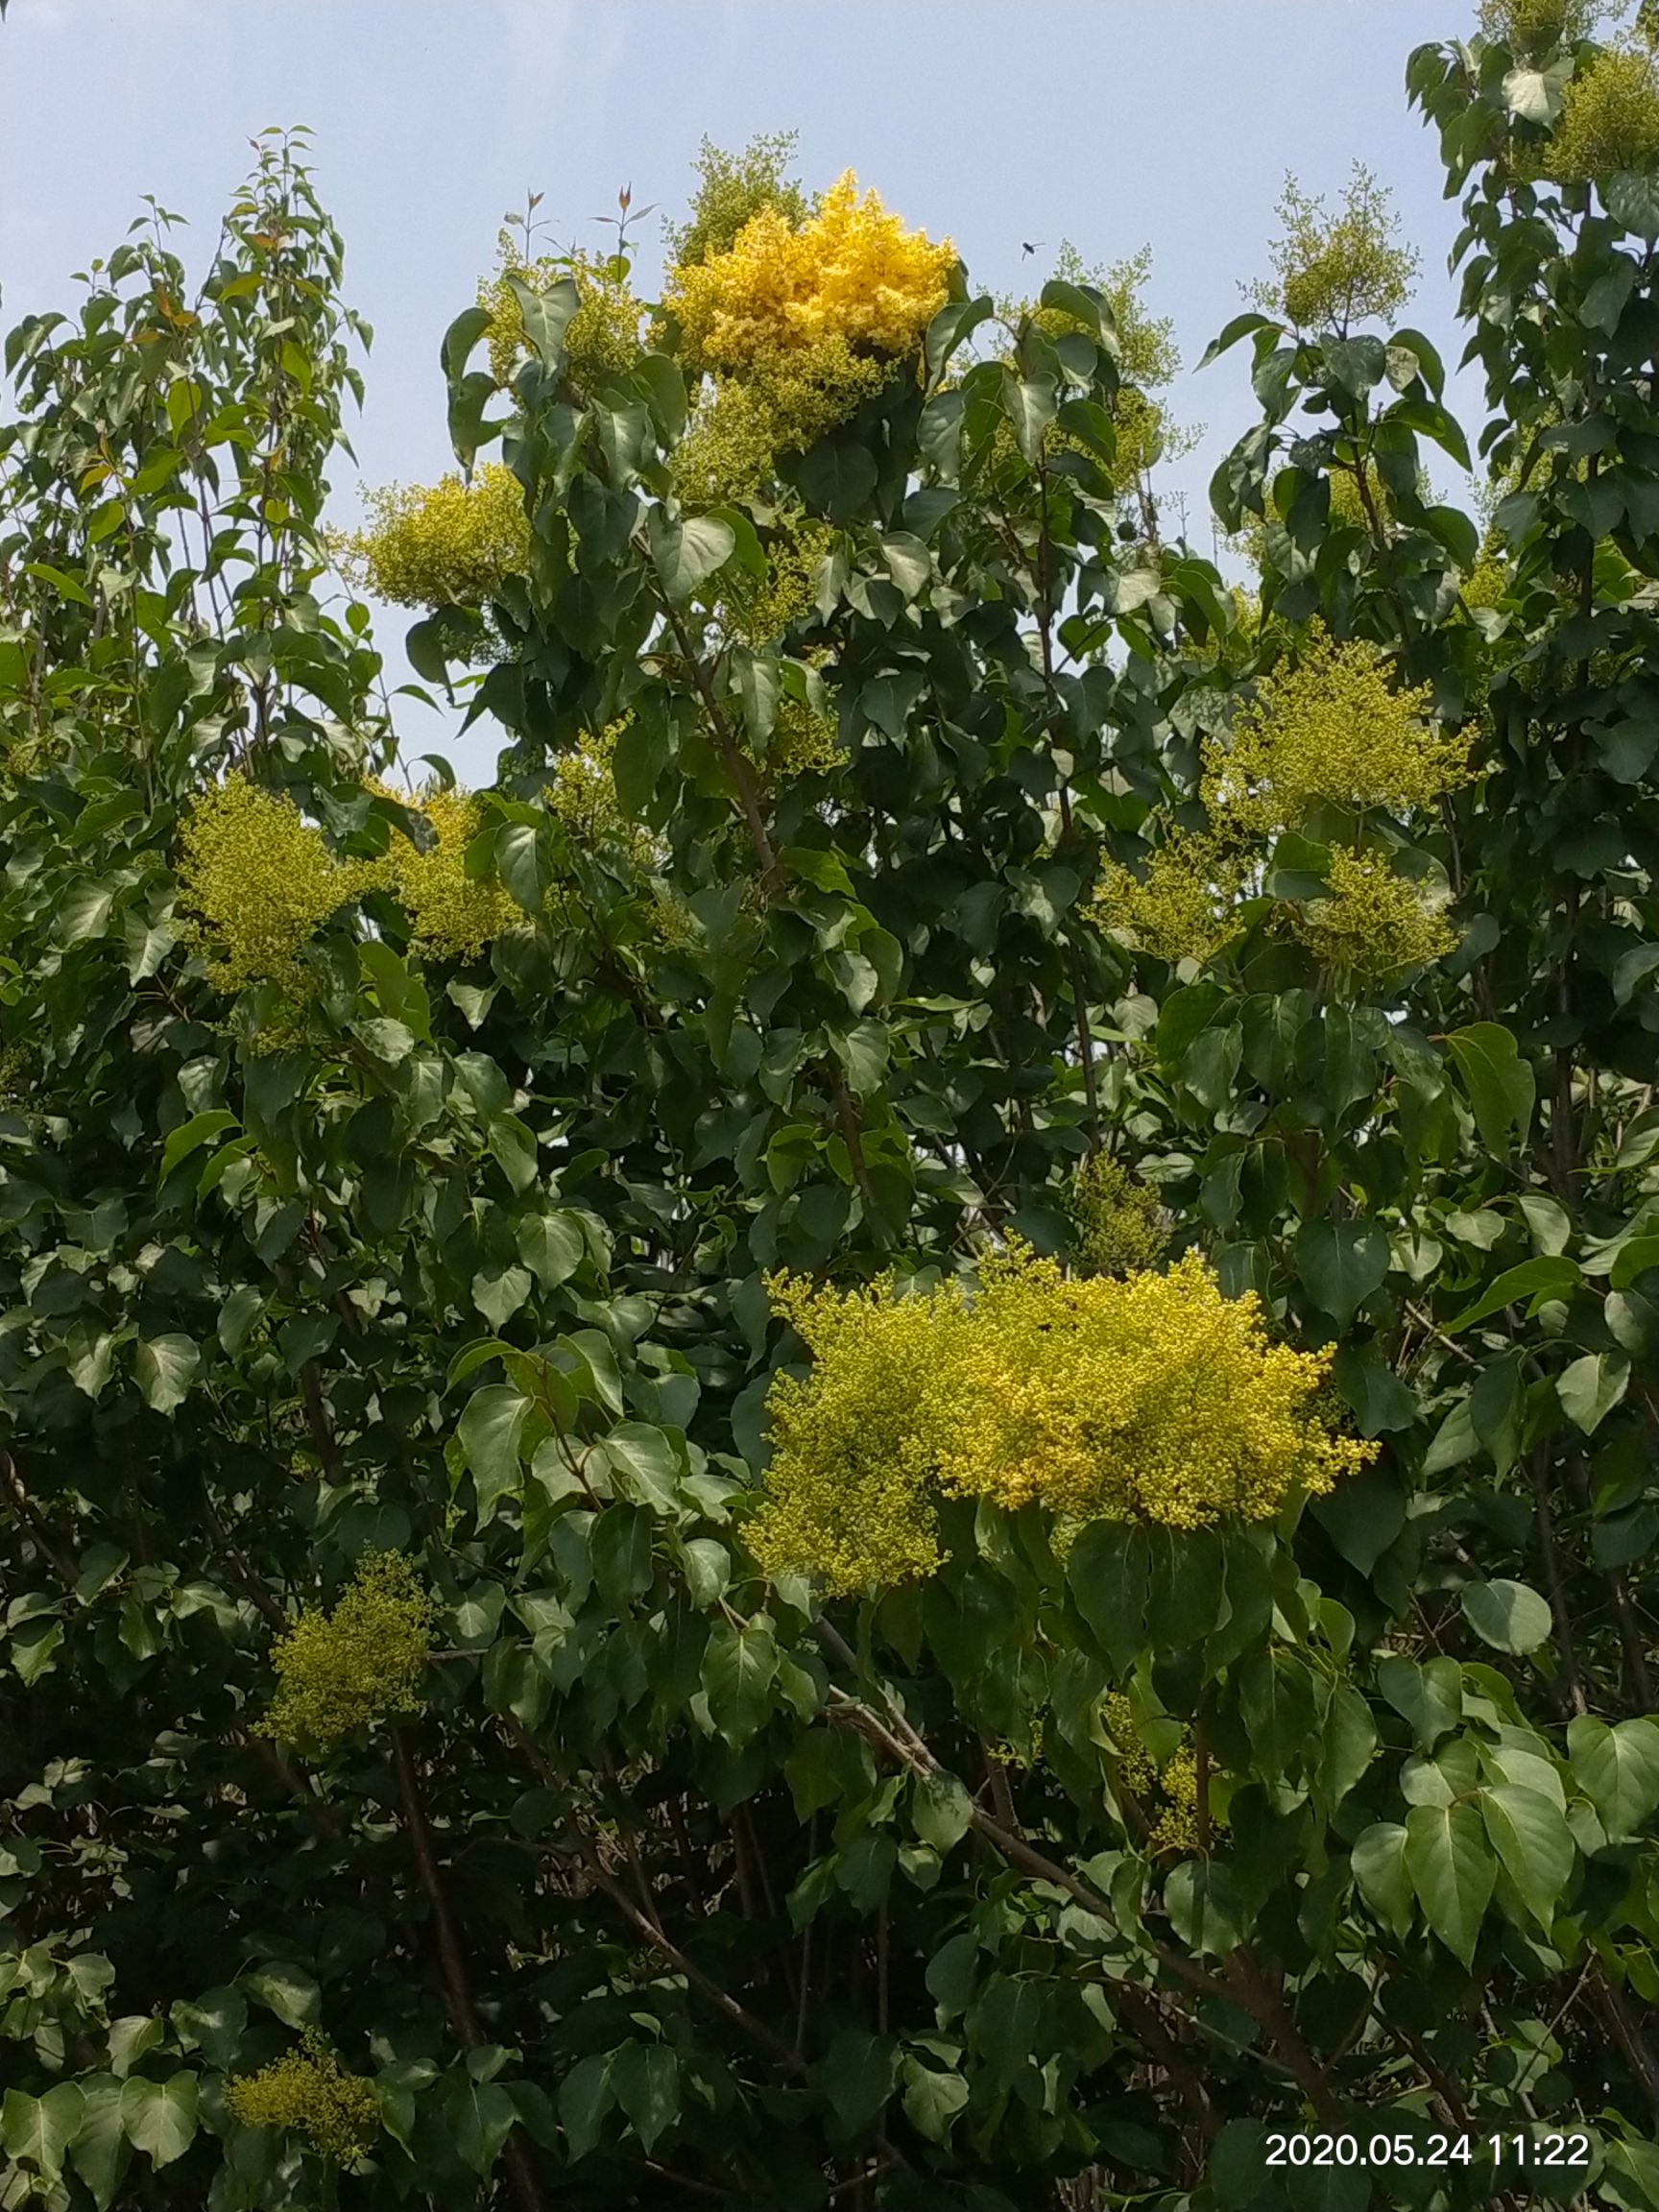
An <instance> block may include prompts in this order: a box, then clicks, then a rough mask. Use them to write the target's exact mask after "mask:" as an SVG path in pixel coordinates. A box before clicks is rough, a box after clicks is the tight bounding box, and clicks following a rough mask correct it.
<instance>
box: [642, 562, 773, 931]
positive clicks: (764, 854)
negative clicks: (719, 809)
mask: <svg viewBox="0 0 1659 2212" xmlns="http://www.w3.org/2000/svg"><path fill="white" fill-rule="evenodd" d="M662 607H663V612H664V613H666V614H667V617H668V627H669V628H670V629H671V630H672V631H673V633H674V641H675V643H676V644H677V645H678V646H679V648H680V653H681V657H682V659H683V660H684V661H685V664H686V666H687V667H688V668H689V669H690V671H691V681H692V683H693V684H695V685H696V686H697V693H698V696H699V698H701V700H702V702H703V708H704V711H705V712H706V713H707V715H708V717H709V722H710V724H711V725H712V726H713V731H714V741H715V743H716V744H717V745H718V746H719V748H720V758H721V760H722V762H723V763H724V764H725V769H726V773H727V775H728V776H730V777H731V779H732V781H733V783H734V784H735V785H736V787H737V798H738V803H739V805H741V806H742V808H743V819H744V821H745V822H746V823H747V824H748V826H749V837H750V842H751V843H752V844H753V845H754V848H755V857H756V858H757V860H758V861H759V863H760V887H761V889H762V890H763V891H764V892H765V894H766V897H767V898H768V899H769V900H770V899H776V898H777V896H778V854H777V853H776V852H775V850H774V849H773V844H772V836H771V832H770V831H769V830H768V829H767V827H766V817H765V815H764V814H763V813H762V812H761V811H760V786H759V784H758V783H757V781H756V777H755V771H754V769H753V767H752V766H751V765H750V762H749V759H748V757H747V756H746V755H745V753H744V751H743V748H742V747H741V746H740V745H739V744H738V742H737V740H736V739H735V738H734V737H733V734H732V726H731V724H730V723H729V722H728V721H727V719H726V716H725V714H724V713H723V712H722V711H721V707H720V702H719V700H718V699H717V698H716V697H715V695H714V686H713V685H712V684H710V683H709V671H708V669H707V668H705V667H704V665H703V663H702V661H700V660H699V659H698V657H697V654H696V653H695V651H694V650H693V649H692V645H691V640H690V638H689V637H687V636H686V635H685V623H684V622H682V621H681V619H680V615H679V613H678V612H677V610H676V609H675V606H674V604H673V602H672V600H670V598H669V597H668V594H667V592H666V591H664V592H663V594H662Z"/></svg>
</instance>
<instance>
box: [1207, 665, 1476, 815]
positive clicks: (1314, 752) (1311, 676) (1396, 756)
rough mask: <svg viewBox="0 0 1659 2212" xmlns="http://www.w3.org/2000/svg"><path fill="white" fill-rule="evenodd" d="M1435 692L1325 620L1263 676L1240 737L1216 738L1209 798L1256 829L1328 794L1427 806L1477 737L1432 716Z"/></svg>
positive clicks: (1461, 766)
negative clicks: (1403, 684)
mask: <svg viewBox="0 0 1659 2212" xmlns="http://www.w3.org/2000/svg"><path fill="white" fill-rule="evenodd" d="M1432 699H1433V692H1432V689H1431V686H1430V685H1427V684H1425V685H1419V686H1418V687H1417V688H1416V689H1415V690H1410V691H1396V690H1395V689H1394V688H1393V687H1392V686H1391V685H1390V684H1389V681H1388V673H1387V670H1386V668H1385V667H1384V666H1383V662H1382V661H1380V659H1379V658H1378V656H1377V655H1376V653H1375V652H1373V650H1372V649H1371V648H1370V647H1369V646H1368V645H1364V644H1361V643H1359V642H1358V641H1357V640H1354V639H1346V640H1341V641H1338V640H1337V639H1336V638H1334V637H1332V636H1331V634H1330V632H1329V631H1328V630H1326V629H1325V628H1324V626H1323V625H1322V624H1319V623H1315V624H1314V625H1313V626H1312V630H1311V633H1310V637H1309V639H1308V641H1307V643H1306V644H1305V645H1304V646H1303V648H1302V650H1301V652H1300V653H1299V654H1298V655H1297V657H1296V659H1295V661H1293V662H1288V663H1282V664H1281V665H1280V666H1279V667H1277V668H1275V669H1273V670H1272V672H1271V673H1270V674H1269V675H1266V676H1264V677H1263V678H1262V681H1261V683H1260V685H1258V686H1257V691H1256V697H1255V699H1254V700H1253V701H1252V703H1251V704H1250V706H1249V707H1247V708H1246V709H1245V710H1244V711H1243V713H1242V714H1240V715H1239V717H1238V721H1237V722H1236V723H1235V725H1234V728H1233V735H1232V742H1231V743H1230V744H1227V743H1223V742H1222V741H1221V740H1220V739H1218V738H1211V739H1210V740H1209V741H1208V743H1207V744H1206V747H1205V752H1204V782H1203V796H1204V803H1205V805H1206V806H1208V807H1209V809H1210V812H1211V815H1212V817H1213V818H1220V819H1225V820H1227V821H1229V822H1232V823H1236V824H1237V825H1238V827H1239V828H1240V829H1245V830H1248V831H1250V832H1251V833H1253V834H1255V835H1258V836H1271V835H1273V834H1275V833H1276V832H1277V831H1279V830H1281V829H1296V828H1298V827H1299V826H1300V825H1301V824H1302V823H1303V821H1304V820H1305V818H1306V816H1307V814H1308V811H1309V808H1310V806H1312V805H1316V804H1318V803H1320V802H1324V803H1326V804H1329V805H1337V806H1342V807H1345V808H1347V809H1348V810H1349V811H1351V812H1353V813H1356V814H1364V813H1366V812H1369V811H1373V810H1377V809H1382V810H1383V811H1386V812H1389V813H1400V814H1404V813H1411V812H1416V811H1420V810H1421V809H1422V808H1423V807H1425V806H1430V805H1433V803H1434V802H1435V800H1437V799H1438V798H1439V797H1440V795H1441V793H1442V792H1445V791H1450V790H1453V789H1455V787H1456V785H1457V784H1459V783H1461V782H1463V781H1466V779H1467V776H1468V754H1469V747H1468V740H1467V739H1466V738H1465V737H1463V736H1462V735H1461V734H1459V733H1456V732H1455V731H1449V730H1445V729H1443V728H1441V726H1440V725H1439V724H1437V723H1435V722H1434V721H1432V720H1431V718H1430V717H1431V702H1432Z"/></svg>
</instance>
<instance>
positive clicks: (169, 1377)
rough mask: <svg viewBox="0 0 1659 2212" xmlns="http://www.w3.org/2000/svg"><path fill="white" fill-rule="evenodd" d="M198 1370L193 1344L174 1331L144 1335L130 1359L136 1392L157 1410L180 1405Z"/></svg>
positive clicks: (167, 1410) (199, 1361)
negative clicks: (136, 1385)
mask: <svg viewBox="0 0 1659 2212" xmlns="http://www.w3.org/2000/svg"><path fill="white" fill-rule="evenodd" d="M201 1369H202V1355H201V1353H200V1352H199V1351H198V1350H197V1348H196V1346H195V1344H194V1343H192V1341H191V1340H190V1338H189V1337H188V1336H180V1335H177V1334H172V1335H167V1336H150V1337H145V1338H143V1339H142V1340H141V1341H140V1343H139V1346H138V1349H137V1352H136V1353H135V1354H134V1356H133V1360H132V1373H133V1378H134V1380H135V1381H136V1383H137V1384H138V1392H139V1395H140V1397H142V1399H143V1400H144V1403H145V1405H146V1406H148V1407H151V1408H152V1409H153V1410H154V1411H156V1412H157V1413H171V1412H172V1411H173V1409H174V1407H177V1406H180V1405H182V1403H183V1401H184V1399H185V1398H186V1396H187V1395H188V1394H189V1389H190V1385H191V1383H194V1382H195V1380H196V1377H197V1376H198V1375H199V1374H200V1372H201Z"/></svg>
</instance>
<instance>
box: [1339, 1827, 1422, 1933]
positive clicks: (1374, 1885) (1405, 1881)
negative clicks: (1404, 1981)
mask: <svg viewBox="0 0 1659 2212" xmlns="http://www.w3.org/2000/svg"><path fill="white" fill-rule="evenodd" d="M1349 1863H1350V1864H1351V1865H1352V1867H1353V1869H1354V1878H1355V1880H1356V1881H1357V1882H1358V1885H1359V1894H1360V1895H1361V1896H1362V1897H1363V1898H1364V1900H1365V1902H1366V1904H1367V1905H1369V1906H1370V1908H1371V1910H1372V1911H1373V1912H1374V1913H1375V1914H1376V1915H1377V1917H1378V1919H1379V1920H1381V1921H1382V1923H1383V1927H1384V1928H1386V1929H1388V1930H1389V1931H1390V1932H1391V1933H1392V1934H1393V1935H1396V1936H1404V1935H1405V1933H1406V1931H1407V1929H1408V1928H1409V1927H1410V1925H1411V1877H1410V1875H1409V1874H1408V1873H1407V1871H1406V1831H1405V1829H1404V1828H1402V1827H1400V1826H1399V1824H1398V1823H1397V1822H1395V1821H1393V1820H1378V1821H1374V1822H1373V1824H1372V1825H1371V1826H1370V1827H1369V1828H1367V1829H1365V1830H1364V1832H1363V1833H1362V1834H1361V1835H1360V1836H1359V1837H1358V1839H1357V1840H1356V1842H1355V1844H1354V1848H1353V1851H1352V1853H1351V1854H1350V1858H1349Z"/></svg>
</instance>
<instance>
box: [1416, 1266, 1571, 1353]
mask: <svg viewBox="0 0 1659 2212" xmlns="http://www.w3.org/2000/svg"><path fill="white" fill-rule="evenodd" d="M1583 1280H1584V1278H1583V1276H1582V1275H1581V1273H1580V1272H1579V1269H1578V1263H1577V1262H1576V1261H1575V1260H1569V1259H1568V1258H1567V1257H1566V1256H1565V1255H1564V1254H1561V1253H1541V1254H1540V1255H1539V1256H1538V1258H1537V1259H1535V1260H1523V1261H1522V1262H1521V1264H1520V1265H1519V1266H1518V1267H1510V1268H1508V1269H1506V1270H1505V1272H1504V1273H1503V1274H1502V1275H1500V1276H1499V1277H1498V1279H1497V1281H1496V1282H1495V1283H1493V1284H1492V1285H1490V1286H1489V1287H1488V1288H1486V1289H1485V1290H1482V1291H1481V1293H1480V1295H1479V1298H1477V1299H1476V1301H1475V1303H1474V1305H1473V1306H1468V1307H1465V1308H1464V1310H1463V1311H1462V1312H1461V1313H1459V1314H1458V1315H1457V1318H1456V1319H1455V1321H1449V1322H1448V1323H1447V1324H1446V1326H1447V1328H1448V1330H1449V1331H1450V1332H1451V1333H1452V1334H1454V1335H1455V1334H1456V1333H1457V1331H1458V1330H1460V1329H1472V1328H1473V1327H1474V1326H1475V1323H1476V1322H1477V1321H1484V1320H1485V1319H1486V1318H1487V1316H1488V1315H1489V1314H1492V1313H1497V1312H1500V1311H1501V1310H1503V1307H1505V1306H1517V1305H1519V1304H1520V1302H1521V1301H1522V1299H1524V1298H1526V1299H1530V1300H1532V1301H1534V1306H1533V1310H1534V1311H1535V1310H1536V1309H1537V1306H1539V1305H1542V1304H1543V1303H1544V1302H1545V1301H1546V1300H1548V1299H1551V1298H1569V1297H1571V1296H1572V1294H1573V1292H1574V1291H1575V1289H1576V1288H1577V1287H1578V1286H1579V1284H1580V1283H1581V1282H1582V1281H1583Z"/></svg>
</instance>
